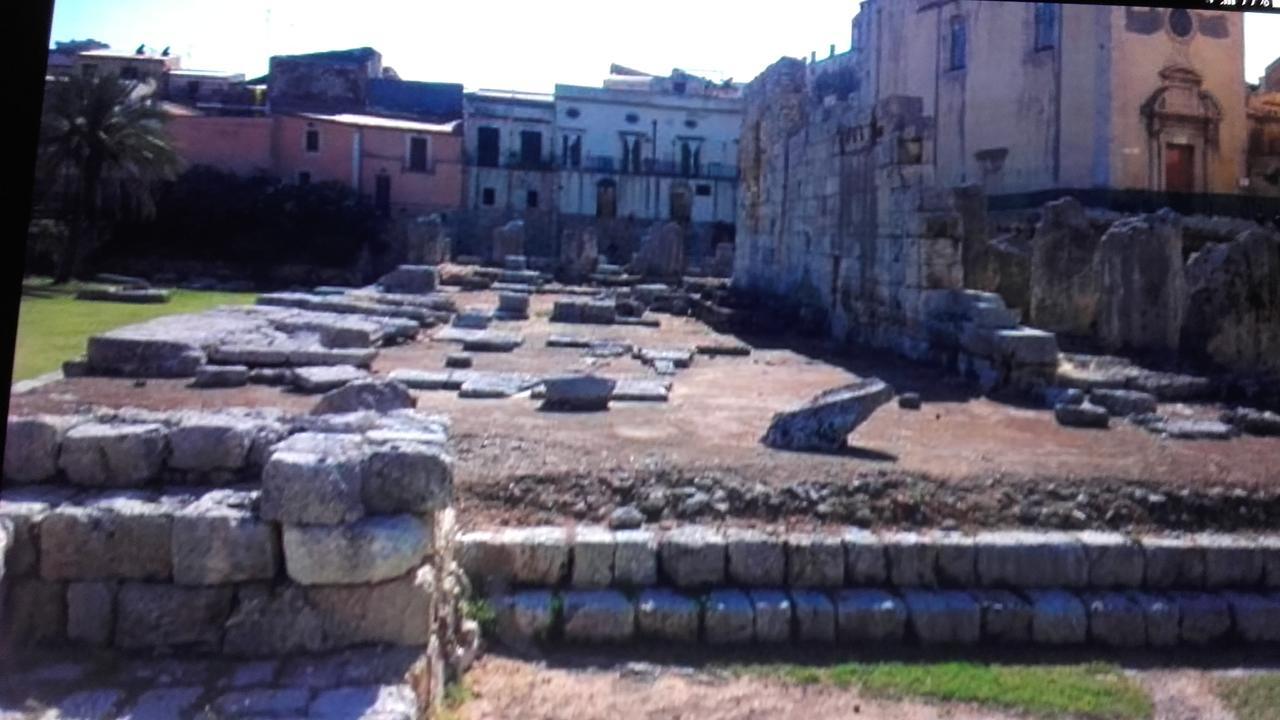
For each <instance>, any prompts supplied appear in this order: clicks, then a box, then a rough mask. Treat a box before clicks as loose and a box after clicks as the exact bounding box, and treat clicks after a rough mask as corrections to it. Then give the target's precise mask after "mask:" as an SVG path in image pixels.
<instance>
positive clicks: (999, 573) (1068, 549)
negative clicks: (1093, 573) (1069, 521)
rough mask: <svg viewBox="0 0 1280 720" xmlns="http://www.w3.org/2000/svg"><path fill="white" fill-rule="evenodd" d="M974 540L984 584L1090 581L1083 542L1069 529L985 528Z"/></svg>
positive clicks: (1033, 585) (1048, 585)
mask: <svg viewBox="0 0 1280 720" xmlns="http://www.w3.org/2000/svg"><path fill="white" fill-rule="evenodd" d="M974 544H975V546H976V548H977V551H978V580H979V582H981V583H982V585H983V586H985V587H1008V588H1076V587H1084V586H1085V585H1086V584H1087V583H1088V581H1089V560H1088V556H1087V555H1086V554H1085V550H1084V546H1083V545H1082V544H1081V543H1080V541H1079V539H1078V538H1076V537H1075V536H1074V535H1070V534H1068V533H1060V532H1021V531H997V532H984V533H979V534H978V535H976V536H975V537H974Z"/></svg>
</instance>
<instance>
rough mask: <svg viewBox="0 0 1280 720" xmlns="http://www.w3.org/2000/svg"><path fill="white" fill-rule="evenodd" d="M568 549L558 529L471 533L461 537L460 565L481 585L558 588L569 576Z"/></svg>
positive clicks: (562, 533)
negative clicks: (509, 584)
mask: <svg viewBox="0 0 1280 720" xmlns="http://www.w3.org/2000/svg"><path fill="white" fill-rule="evenodd" d="M569 549H570V546H569V537H568V533H567V532H566V531H565V529H564V528H559V527H539V528H514V529H507V530H501V531H496V532H488V531H480V532H470V533H464V534H463V535H462V536H461V537H460V538H459V544H458V562H459V564H460V565H461V566H462V568H463V569H464V570H465V571H466V572H467V575H468V576H470V577H471V580H472V582H474V583H476V584H477V585H479V586H488V587H494V586H501V585H504V584H508V583H513V584H516V585H531V586H535V587H555V586H557V585H559V584H560V582H561V581H562V580H563V579H564V578H565V576H566V574H567V573H568V570H569ZM615 562H616V560H615Z"/></svg>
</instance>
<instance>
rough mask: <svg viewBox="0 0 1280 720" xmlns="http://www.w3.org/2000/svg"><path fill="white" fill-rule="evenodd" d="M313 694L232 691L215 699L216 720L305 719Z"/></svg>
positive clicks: (283, 690) (287, 690)
mask: <svg viewBox="0 0 1280 720" xmlns="http://www.w3.org/2000/svg"><path fill="white" fill-rule="evenodd" d="M310 700H311V691H310V690H308V689H307V688H299V687H286V688H274V687H272V688H254V689H250V690H232V691H231V692H227V693H223V694H222V695H219V696H217V697H216V698H214V699H213V701H212V703H211V704H210V710H211V711H212V714H213V715H214V717H237V718H251V717H305V716H306V712H307V703H308V702H309V701H310Z"/></svg>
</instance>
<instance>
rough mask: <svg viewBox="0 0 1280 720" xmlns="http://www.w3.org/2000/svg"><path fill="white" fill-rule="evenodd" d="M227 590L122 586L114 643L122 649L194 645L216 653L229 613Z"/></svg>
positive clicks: (138, 584) (118, 602)
mask: <svg viewBox="0 0 1280 720" xmlns="http://www.w3.org/2000/svg"><path fill="white" fill-rule="evenodd" d="M232 594H233V591H232V589H231V588H229V587H219V588H182V587H176V586H173V585H152V584H146V583H133V582H129V583H125V584H124V585H122V586H120V592H119V594H118V595H117V598H116V608H117V610H116V628H115V644H116V646H117V647H119V648H122V649H125V650H133V649H139V648H163V647H181V646H195V647H197V648H200V649H204V650H217V649H218V647H219V643H220V640H221V637H222V626H223V623H225V622H226V620H227V616H228V615H230V613H231V598H232Z"/></svg>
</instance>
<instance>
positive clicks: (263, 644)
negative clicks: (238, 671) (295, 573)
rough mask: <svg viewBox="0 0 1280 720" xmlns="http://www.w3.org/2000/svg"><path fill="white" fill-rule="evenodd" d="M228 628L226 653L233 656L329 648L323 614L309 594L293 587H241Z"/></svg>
mask: <svg viewBox="0 0 1280 720" xmlns="http://www.w3.org/2000/svg"><path fill="white" fill-rule="evenodd" d="M225 627H226V635H225V638H224V640H223V652H225V653H226V654H228V655H233V656H242V657H274V656H281V655H288V654H292V653H300V652H306V653H314V652H319V651H320V650H323V649H324V648H325V647H326V639H325V634H324V623H323V619H322V618H321V617H320V613H319V612H318V611H317V610H316V608H315V607H314V606H312V605H311V603H310V601H309V600H308V598H307V594H306V590H305V589H303V588H302V587H300V586H297V585H292V584H284V585H277V586H275V587H271V586H268V585H266V584H250V585H243V586H241V587H240V588H239V589H237V591H236V603H235V611H234V612H233V613H232V614H231V616H230V617H229V618H228V619H227V622H226V626H225Z"/></svg>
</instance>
